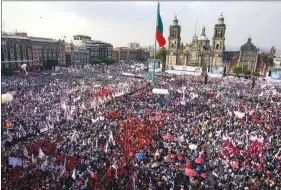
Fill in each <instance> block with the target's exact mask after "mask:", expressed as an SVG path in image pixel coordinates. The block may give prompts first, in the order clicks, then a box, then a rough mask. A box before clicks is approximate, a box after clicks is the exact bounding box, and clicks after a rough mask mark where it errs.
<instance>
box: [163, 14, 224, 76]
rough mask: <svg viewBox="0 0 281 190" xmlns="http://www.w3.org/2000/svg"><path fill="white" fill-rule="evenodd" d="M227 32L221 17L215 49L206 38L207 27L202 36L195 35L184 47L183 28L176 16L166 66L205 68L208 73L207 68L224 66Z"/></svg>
mask: <svg viewBox="0 0 281 190" xmlns="http://www.w3.org/2000/svg"><path fill="white" fill-rule="evenodd" d="M225 30H226V25H225V24H224V18H223V16H222V15H221V17H220V18H219V19H218V23H217V24H216V25H215V27H214V37H213V40H212V44H213V47H211V45H210V40H209V39H208V37H207V36H206V29H205V27H203V28H202V32H201V34H200V36H197V35H196V33H195V34H194V36H193V37H192V41H191V43H186V45H184V44H183V43H182V42H181V26H180V25H179V23H178V19H177V16H175V18H174V20H173V24H172V25H171V26H170V33H169V38H168V49H167V55H166V66H167V67H172V66H173V65H182V66H187V65H194V66H200V67H204V68H203V70H204V71H206V69H207V67H218V66H223V52H224V49H225Z"/></svg>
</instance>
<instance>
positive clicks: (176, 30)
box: [166, 16, 181, 67]
mask: <svg viewBox="0 0 281 190" xmlns="http://www.w3.org/2000/svg"><path fill="white" fill-rule="evenodd" d="M168 40H169V41H168V51H167V55H166V66H168V67H170V66H172V65H178V64H179V63H180V60H179V58H180V51H179V49H180V45H181V26H180V25H179V21H178V18H177V16H175V18H174V20H173V24H172V25H171V26H170V34H169V38H168Z"/></svg>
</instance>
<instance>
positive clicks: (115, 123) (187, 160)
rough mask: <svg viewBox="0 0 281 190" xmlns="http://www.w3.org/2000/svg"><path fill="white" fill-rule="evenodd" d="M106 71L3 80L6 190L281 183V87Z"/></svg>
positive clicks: (251, 186) (181, 188) (88, 69)
mask: <svg viewBox="0 0 281 190" xmlns="http://www.w3.org/2000/svg"><path fill="white" fill-rule="evenodd" d="M103 69H104V68H92V67H91V66H87V67H85V68H81V69H68V70H60V71H56V72H46V73H40V74H39V73H29V74H28V75H20V74H19V75H18V76H10V77H7V78H2V84H1V88H2V93H5V92H11V93H14V100H13V101H12V102H10V103H7V104H3V105H2V112H1V114H2V115H1V116H2V126H6V125H7V123H11V124H12V126H13V127H12V129H8V130H7V129H6V128H5V127H2V128H1V130H2V158H1V159H2V166H1V170H2V172H1V175H2V176H1V177H2V181H1V185H2V188H3V189H32V190H33V189H108V190H109V189H159V190H160V189H161V190H162V189H163V190H164V189H179V190H185V189H187V190H189V189H190V190H192V189H202V190H203V189H239V190H240V189H243V190H244V189H257V190H258V189H281V182H280V169H281V168H280V167H281V153H280V148H281V142H280V129H281V128H280V116H281V106H280V103H281V99H280V92H281V89H280V86H279V85H278V84H272V83H268V82H265V81H259V80H258V81H256V84H255V87H254V88H252V87H251V80H244V79H238V78H233V77H224V78H209V79H208V84H204V78H202V77H201V76H174V75H169V74H160V75H158V76H157V78H156V88H161V89H169V93H167V94H155V93H153V91H152V88H151V86H150V85H149V81H147V80H145V79H139V78H131V77H122V76H119V75H120V73H121V72H120V68H118V67H114V66H111V67H109V69H108V70H110V73H109V72H104V73H103ZM122 69H123V71H124V70H125V68H122ZM11 158H13V159H11ZM15 160H16V161H15ZM18 160H20V161H21V162H19V161H18Z"/></svg>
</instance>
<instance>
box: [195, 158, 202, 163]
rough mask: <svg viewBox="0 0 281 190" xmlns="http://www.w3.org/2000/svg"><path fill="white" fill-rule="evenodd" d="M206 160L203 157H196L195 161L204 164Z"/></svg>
mask: <svg viewBox="0 0 281 190" xmlns="http://www.w3.org/2000/svg"><path fill="white" fill-rule="evenodd" d="M203 162H204V159H203V158H196V159H195V163H196V164H202V163H203Z"/></svg>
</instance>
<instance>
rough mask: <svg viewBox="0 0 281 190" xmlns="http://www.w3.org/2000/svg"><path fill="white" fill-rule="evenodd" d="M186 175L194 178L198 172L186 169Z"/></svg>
mask: <svg viewBox="0 0 281 190" xmlns="http://www.w3.org/2000/svg"><path fill="white" fill-rule="evenodd" d="M185 175H187V176H189V177H194V176H196V175H197V172H196V171H195V170H193V169H186V170H185Z"/></svg>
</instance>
